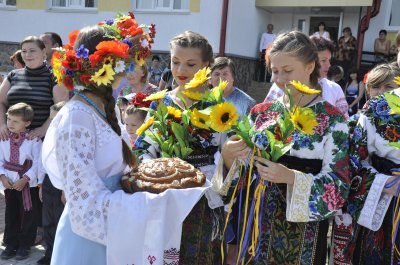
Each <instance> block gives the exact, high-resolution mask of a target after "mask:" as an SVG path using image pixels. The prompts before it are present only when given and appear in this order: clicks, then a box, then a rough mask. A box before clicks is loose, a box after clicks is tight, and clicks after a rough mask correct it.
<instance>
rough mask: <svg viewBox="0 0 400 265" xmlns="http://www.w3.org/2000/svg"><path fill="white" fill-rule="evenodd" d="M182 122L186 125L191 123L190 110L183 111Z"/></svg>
mask: <svg viewBox="0 0 400 265" xmlns="http://www.w3.org/2000/svg"><path fill="white" fill-rule="evenodd" d="M182 122H183V124H185V125H186V126H188V125H189V123H190V112H189V111H188V110H184V111H182Z"/></svg>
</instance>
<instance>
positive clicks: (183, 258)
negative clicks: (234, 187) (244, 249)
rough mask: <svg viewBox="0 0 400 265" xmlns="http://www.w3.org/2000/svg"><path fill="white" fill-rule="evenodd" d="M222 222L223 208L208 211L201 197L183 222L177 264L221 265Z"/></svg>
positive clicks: (205, 201) (206, 203) (204, 199)
mask: <svg viewBox="0 0 400 265" xmlns="http://www.w3.org/2000/svg"><path fill="white" fill-rule="evenodd" d="M223 222H224V215H223V207H221V208H216V209H214V210H212V209H210V207H208V202H207V198H206V197H205V196H203V197H202V198H201V199H200V201H199V202H198V203H197V204H196V205H195V206H194V208H193V209H192V211H191V212H190V214H189V215H188V217H186V219H185V221H184V222H183V226H182V239H181V249H180V255H179V264H180V265H218V264H221V233H222V225H223Z"/></svg>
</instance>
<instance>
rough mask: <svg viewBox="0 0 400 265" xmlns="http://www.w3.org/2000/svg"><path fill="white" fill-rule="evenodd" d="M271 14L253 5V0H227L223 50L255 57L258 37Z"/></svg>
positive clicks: (265, 26) (265, 27)
mask: <svg viewBox="0 0 400 265" xmlns="http://www.w3.org/2000/svg"><path fill="white" fill-rule="evenodd" d="M268 23H272V20H271V15H270V14H269V13H268V12H266V11H264V10H262V9H259V8H256V7H255V0H246V1H236V0H231V1H229V8H228V22H227V25H228V26H227V34H226V45H225V52H226V53H229V54H234V55H240V56H245V57H251V58H256V57H258V46H259V43H260V37H261V34H262V33H263V32H265V31H266V29H267V24H268Z"/></svg>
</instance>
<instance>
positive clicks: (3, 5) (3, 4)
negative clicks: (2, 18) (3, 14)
mask: <svg viewBox="0 0 400 265" xmlns="http://www.w3.org/2000/svg"><path fill="white" fill-rule="evenodd" d="M0 9H2V10H17V1H15V5H7V0H2V2H1V3H0Z"/></svg>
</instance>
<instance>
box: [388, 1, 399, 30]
mask: <svg viewBox="0 0 400 265" xmlns="http://www.w3.org/2000/svg"><path fill="white" fill-rule="evenodd" d="M392 6H393V0H388V7H387V9H386V16H385V27H384V28H385V29H386V30H388V31H399V30H400V24H399V25H398V26H390V24H389V23H390V13H391V11H392ZM399 11H400V10H399Z"/></svg>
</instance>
